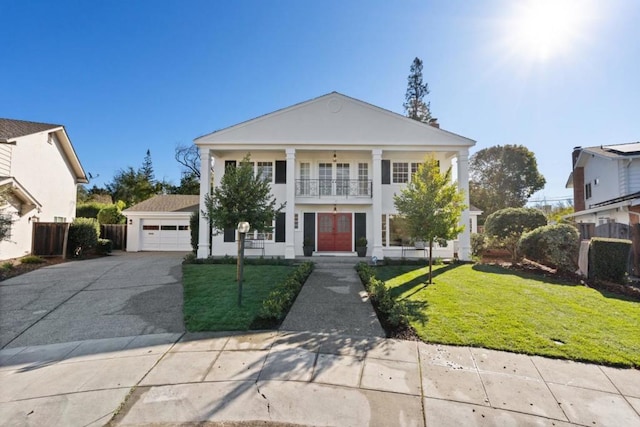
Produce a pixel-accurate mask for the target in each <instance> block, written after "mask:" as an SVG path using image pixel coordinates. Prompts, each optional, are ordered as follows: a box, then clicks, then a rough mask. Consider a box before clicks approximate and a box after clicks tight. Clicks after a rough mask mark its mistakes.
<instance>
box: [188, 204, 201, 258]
mask: <svg viewBox="0 0 640 427" xmlns="http://www.w3.org/2000/svg"><path fill="white" fill-rule="evenodd" d="M189 229H190V230H191V250H192V251H193V253H194V254H196V253H198V239H199V234H200V213H199V212H198V211H195V212H194V213H192V214H191V216H190V217H189Z"/></svg>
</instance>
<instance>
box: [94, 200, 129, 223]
mask: <svg viewBox="0 0 640 427" xmlns="http://www.w3.org/2000/svg"><path fill="white" fill-rule="evenodd" d="M125 221H126V218H125V217H124V215H122V213H121V212H120V208H119V207H118V206H117V205H107V206H105V207H104V208H102V209H100V212H98V222H99V223H100V224H124V223H125Z"/></svg>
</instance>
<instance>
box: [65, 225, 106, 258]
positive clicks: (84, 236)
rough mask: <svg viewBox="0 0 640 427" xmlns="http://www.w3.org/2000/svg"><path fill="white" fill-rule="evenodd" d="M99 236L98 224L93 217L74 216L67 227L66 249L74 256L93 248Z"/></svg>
mask: <svg viewBox="0 0 640 427" xmlns="http://www.w3.org/2000/svg"><path fill="white" fill-rule="evenodd" d="M99 237H100V224H99V223H98V220H97V219H95V218H76V219H74V220H73V223H71V226H70V227H69V240H68V244H67V247H68V250H69V253H70V254H72V255H74V256H81V255H82V253H83V252H86V251H87V250H89V249H92V248H95V247H96V246H97V245H98V238H99Z"/></svg>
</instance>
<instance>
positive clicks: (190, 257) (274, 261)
mask: <svg viewBox="0 0 640 427" xmlns="http://www.w3.org/2000/svg"><path fill="white" fill-rule="evenodd" d="M237 260H238V258H237V257H233V256H229V255H225V256H223V257H207V258H198V257H197V255H196V254H194V253H189V254H187V255H185V257H184V258H183V260H182V263H183V264H236V263H237V262H238V261H237ZM293 263H294V260H289V259H284V258H281V257H275V258H263V257H260V258H245V259H244V264H245V265H292V264H293Z"/></svg>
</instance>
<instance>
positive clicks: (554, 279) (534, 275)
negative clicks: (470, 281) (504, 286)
mask: <svg viewBox="0 0 640 427" xmlns="http://www.w3.org/2000/svg"><path fill="white" fill-rule="evenodd" d="M471 268H472V269H473V270H475V271H479V272H482V273H491V274H501V275H506V276H517V277H519V278H521V279H527V280H535V281H537V282H542V283H546V284H548V285H561V286H580V285H581V284H580V283H576V282H575V281H573V280H569V279H568V278H566V277H561V276H555V275H553V274H551V273H546V272H543V271H541V270H531V271H527V270H523V269H518V268H515V267H511V268H507V267H502V266H499V265H495V264H474V265H473V267H471ZM522 268H525V267H522Z"/></svg>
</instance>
